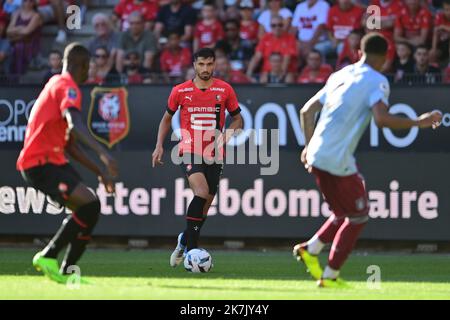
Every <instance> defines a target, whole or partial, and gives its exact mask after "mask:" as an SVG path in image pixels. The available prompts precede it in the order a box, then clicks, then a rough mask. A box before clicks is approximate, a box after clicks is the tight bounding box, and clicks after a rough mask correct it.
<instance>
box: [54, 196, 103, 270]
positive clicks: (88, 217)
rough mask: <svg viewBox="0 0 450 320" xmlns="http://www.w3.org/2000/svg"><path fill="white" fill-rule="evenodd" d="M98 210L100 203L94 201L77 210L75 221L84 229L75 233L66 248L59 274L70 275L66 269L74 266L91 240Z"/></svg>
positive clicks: (98, 213)
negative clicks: (81, 224) (78, 221)
mask: <svg viewBox="0 0 450 320" xmlns="http://www.w3.org/2000/svg"><path fill="white" fill-rule="evenodd" d="M100 209H101V208H100V202H98V201H94V202H91V203H88V204H86V205H84V206H82V207H80V208H79V209H78V210H77V214H76V216H77V219H78V220H80V222H81V223H83V224H84V227H83V228H82V229H81V230H80V232H79V233H77V235H76V236H75V237H74V238H73V239H72V241H71V242H70V245H69V246H68V247H67V251H66V255H65V257H64V260H63V262H62V263H61V273H71V272H67V269H68V268H69V267H70V266H73V265H76V264H77V262H78V260H79V259H80V258H81V256H82V255H83V253H84V251H85V250H86V246H87V245H88V243H89V241H90V240H91V235H92V231H93V230H94V227H95V226H96V225H97V221H98V218H99V215H100Z"/></svg>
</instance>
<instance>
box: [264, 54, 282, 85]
mask: <svg viewBox="0 0 450 320" xmlns="http://www.w3.org/2000/svg"><path fill="white" fill-rule="evenodd" d="M269 64H270V70H269V71H268V72H263V73H261V77H260V78H259V83H286V73H285V72H283V56H282V55H281V54H280V53H279V52H273V53H272V54H271V55H270V57H269Z"/></svg>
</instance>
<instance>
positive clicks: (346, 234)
mask: <svg viewBox="0 0 450 320" xmlns="http://www.w3.org/2000/svg"><path fill="white" fill-rule="evenodd" d="M387 49H388V42H387V41H386V39H385V38H384V37H383V36H382V35H381V34H379V33H369V34H367V35H365V36H364V38H363V39H362V41H361V51H362V53H361V54H362V57H361V59H360V60H359V61H358V62H357V63H355V64H352V65H349V66H347V67H345V68H343V69H342V70H340V71H338V72H336V73H334V74H332V75H331V76H330V78H329V79H328V81H327V83H326V84H325V86H324V87H323V88H322V89H321V90H320V91H319V92H318V93H317V94H316V95H315V96H314V97H312V98H311V99H310V100H309V101H308V102H307V103H306V104H305V105H304V106H303V108H302V109H301V111H300V120H301V124H302V129H303V132H304V135H305V148H304V149H303V151H302V153H301V161H302V163H303V164H304V166H305V168H306V169H307V170H308V172H310V173H312V174H313V175H314V176H315V180H316V183H317V185H318V187H319V189H320V190H321V191H322V194H323V195H324V197H325V200H326V201H327V202H328V204H329V206H330V209H331V211H332V215H331V216H330V217H329V219H328V220H327V221H326V222H325V223H324V224H323V225H322V227H321V228H320V229H319V230H318V231H317V232H316V233H315V234H314V236H313V237H312V238H311V239H310V240H309V241H307V242H305V243H301V244H298V245H296V246H295V247H294V250H293V254H294V256H295V257H296V258H297V259H298V260H300V261H302V262H303V263H304V264H305V265H306V267H307V269H308V271H309V272H310V274H311V276H312V277H313V278H314V279H316V280H317V281H318V285H319V286H320V287H337V288H339V287H346V286H348V285H347V284H346V282H345V281H343V280H342V279H341V278H340V277H339V272H340V270H341V268H342V266H343V265H344V263H345V261H346V259H347V257H348V255H349V254H350V252H351V251H352V249H353V246H354V245H355V243H356V240H357V238H358V237H359V235H360V233H361V231H362V230H363V228H364V226H365V225H366V223H367V221H368V219H369V200H368V196H367V192H366V189H365V185H364V181H363V178H362V176H361V175H360V173H359V172H358V167H357V165H356V161H355V158H354V152H355V149H356V147H357V145H358V143H359V140H360V139H361V136H362V134H363V133H364V131H365V129H366V128H367V126H368V124H369V122H370V120H371V118H372V116H373V118H374V120H375V123H376V125H377V126H378V127H380V128H381V127H386V128H390V129H409V128H411V127H414V126H418V127H419V128H429V127H432V128H433V129H434V128H436V127H438V126H439V125H440V123H441V120H442V113H441V112H439V111H433V112H428V113H424V114H422V115H421V116H419V118H418V119H416V120H413V119H410V118H403V117H399V116H395V115H392V114H390V113H389V111H388V110H389V101H388V98H389V92H390V89H389V83H388V81H387V79H386V77H385V76H384V75H382V74H381V73H380V70H382V67H383V64H384V63H385V61H386V53H387ZM319 112H320V117H319V120H318V121H317V125H316V126H315V116H316V114H317V113H319ZM328 243H332V246H331V251H330V254H329V257H328V264H327V266H326V267H325V269H324V270H323V271H322V268H321V266H320V263H319V260H318V254H319V253H320V252H321V250H322V248H323V247H324V246H325V245H326V244H328Z"/></svg>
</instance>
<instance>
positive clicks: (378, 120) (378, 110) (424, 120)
mask: <svg viewBox="0 0 450 320" xmlns="http://www.w3.org/2000/svg"><path fill="white" fill-rule="evenodd" d="M372 113H373V118H374V120H375V124H376V125H377V126H378V127H380V128H383V127H387V128H390V129H394V130H396V129H397V130H400V129H409V128H411V127H415V126H418V127H419V128H430V127H432V128H433V129H435V128H437V127H438V126H439V125H440V124H441V121H442V113H441V112H440V111H432V112H427V113H424V114H422V115H420V116H419V118H417V119H416V120H413V119H410V118H404V117H399V116H395V115H392V114H390V113H389V111H388V106H387V105H386V104H384V103H383V102H382V101H381V100H380V101H378V102H377V103H376V104H375V105H374V106H373V107H372Z"/></svg>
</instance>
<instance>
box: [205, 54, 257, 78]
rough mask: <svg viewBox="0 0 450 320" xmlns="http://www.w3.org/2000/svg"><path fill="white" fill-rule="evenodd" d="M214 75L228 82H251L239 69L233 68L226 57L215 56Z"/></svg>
mask: <svg viewBox="0 0 450 320" xmlns="http://www.w3.org/2000/svg"><path fill="white" fill-rule="evenodd" d="M214 76H215V77H217V78H219V79H222V80H224V81H226V82H228V83H241V84H242V83H251V81H250V79H249V78H248V77H247V76H246V75H245V74H244V73H243V72H242V71H240V70H233V69H232V68H231V64H230V61H229V60H228V59H227V58H226V57H219V58H216V68H215V71H214Z"/></svg>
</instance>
